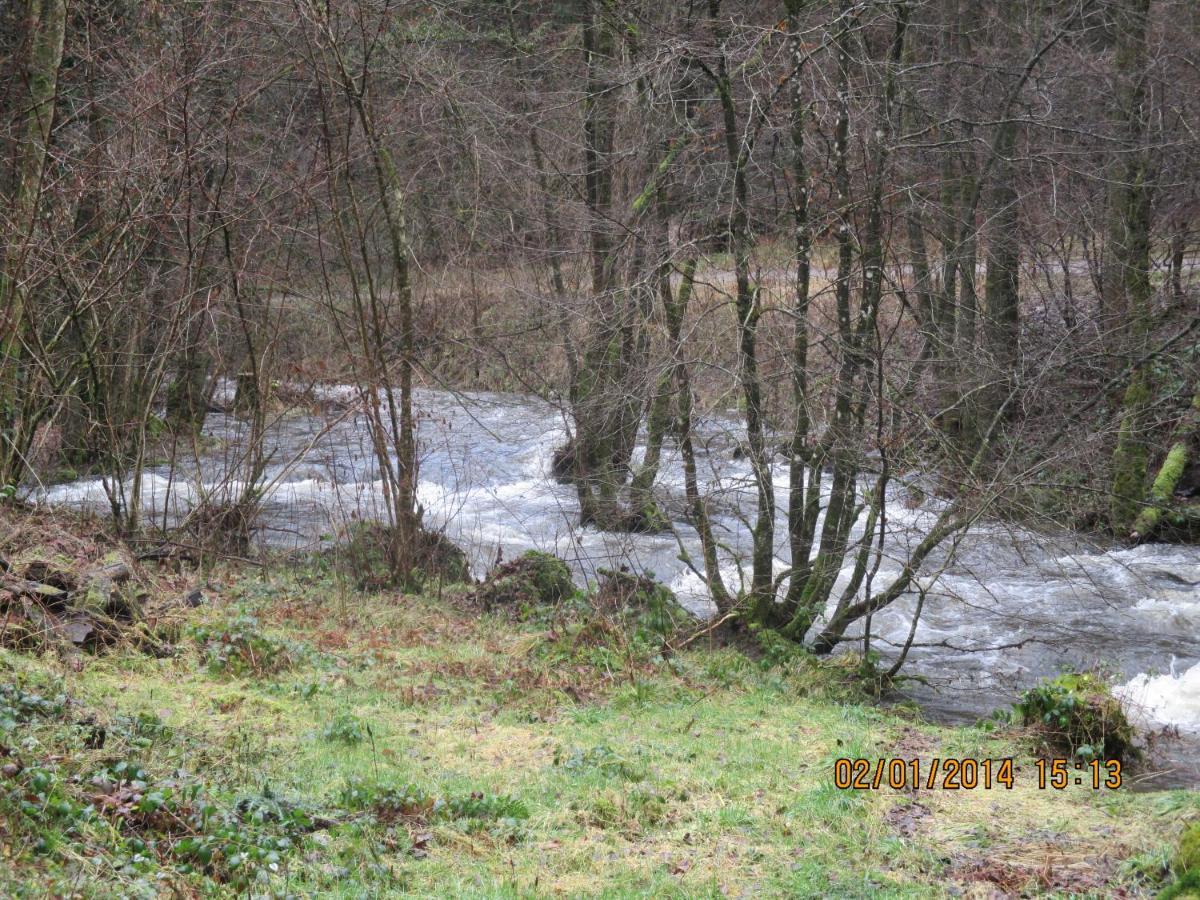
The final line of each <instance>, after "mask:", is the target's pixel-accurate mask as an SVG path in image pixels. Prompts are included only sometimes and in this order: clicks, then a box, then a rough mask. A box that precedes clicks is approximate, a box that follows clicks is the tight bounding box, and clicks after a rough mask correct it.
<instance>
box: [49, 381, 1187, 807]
mask: <svg viewBox="0 0 1200 900" xmlns="http://www.w3.org/2000/svg"><path fill="white" fill-rule="evenodd" d="M225 392H226V393H227V391H225ZM351 397H352V394H351V392H349V391H348V390H343V389H337V388H330V389H326V390H325V399H326V400H329V401H332V402H333V403H334V405H338V404H339V403H341V402H345V401H348V400H349V399H350V398H351ZM226 399H227V398H226ZM417 406H418V410H419V413H420V428H419V436H418V441H419V447H420V452H421V464H420V483H419V490H418V496H419V499H420V502H421V504H422V506H423V507H424V513H425V521H426V523H427V524H428V525H431V526H434V527H439V528H443V529H444V530H445V531H446V533H447V535H448V536H449V537H450V538H451V539H452V540H454V541H455V542H456V543H457V544H459V546H461V547H463V548H464V549H465V550H466V551H467V552H468V554H469V555H470V557H471V560H472V564H473V566H474V568H475V570H476V573H477V574H479V575H482V574H483V573H484V572H486V570H487V569H488V568H489V567H490V565H491V564H492V563H493V562H494V561H495V560H496V559H497V558H498V557H502V558H504V559H510V558H512V557H514V556H517V555H519V554H520V553H521V552H523V551H524V550H526V549H539V550H545V551H549V552H552V553H555V554H557V555H559V556H561V557H562V558H563V559H565V560H567V561H568V562H569V563H570V565H571V566H572V568H573V569H574V571H575V574H576V577H577V579H578V580H579V581H581V582H582V581H585V580H593V579H594V578H595V577H596V573H597V570H598V569H601V568H616V567H621V566H626V567H628V568H629V569H631V570H634V571H639V572H649V573H652V574H653V576H654V577H656V578H657V579H659V580H660V581H662V582H664V583H665V584H667V585H669V586H670V587H671V588H672V589H673V590H674V591H675V592H676V594H677V595H678V596H679V598H680V600H681V602H683V603H684V605H685V606H687V607H688V608H689V609H691V610H692V611H693V612H695V613H696V614H697V615H698V616H701V617H704V616H707V615H710V614H711V613H712V611H713V607H712V605H711V603H710V601H709V600H708V598H707V596H706V594H705V590H704V585H703V582H702V580H701V579H700V578H699V577H698V576H697V575H696V574H695V573H694V572H693V571H691V570H690V569H689V568H688V566H686V565H685V564H684V563H683V562H681V561H680V544H681V543H682V545H683V546H684V547H686V548H687V549H688V551H689V553H690V554H691V555H692V557H693V558H694V559H697V560H698V559H700V558H701V557H700V553H699V542H698V539H697V536H696V534H695V532H694V531H693V530H692V529H691V527H690V526H688V525H687V524H686V522H684V515H683V509H684V503H683V475H682V466H681V465H680V461H679V458H678V453H677V451H675V449H674V448H673V446H671V445H668V447H666V448H665V449H664V458H663V464H662V469H661V476H660V480H659V490H660V491H661V494H662V498H663V502H664V507H665V509H666V510H667V512H668V514H669V515H670V516H671V518H672V519H673V520H674V522H675V533H674V534H670V533H666V534H658V535H629V534H609V533H603V532H598V531H596V530H595V529H592V528H580V527H579V526H578V525H577V524H576V523H577V522H578V504H577V501H576V497H575V491H574V489H573V488H572V487H570V486H568V485H563V484H559V483H557V482H556V481H555V480H554V478H553V477H552V475H551V472H550V467H551V458H552V455H553V452H554V450H555V449H556V448H557V447H558V446H560V445H561V444H562V443H563V441H564V438H565V435H566V423H565V421H564V419H563V417H562V414H561V412H560V411H559V410H557V409H555V408H554V407H553V406H551V405H550V404H547V403H545V402H543V401H541V400H538V399H535V398H531V397H526V396H518V395H509V394H494V393H467V394H452V393H450V392H443V391H434V390H422V391H418V395H417ZM205 432H206V434H208V435H210V436H211V437H212V438H214V439H215V440H213V441H210V442H209V445H210V446H211V447H213V448H214V449H212V450H211V451H206V452H205V453H204V454H203V455H202V456H201V458H200V459H199V460H193V461H191V463H190V464H187V465H183V466H181V467H177V469H176V471H175V472H174V473H172V472H170V471H169V470H167V469H166V468H164V467H159V468H154V467H152V468H150V469H149V470H148V471H147V473H146V475H145V476H144V478H143V484H142V492H143V502H144V505H145V507H146V511H147V513H148V514H152V515H154V516H156V517H157V518H159V519H164V518H165V519H166V520H168V521H169V520H172V519H175V518H177V517H178V516H179V515H180V514H182V513H183V512H185V511H186V510H187V508H188V507H189V505H190V504H192V503H194V502H195V499H196V497H197V496H199V495H200V494H202V493H208V494H214V493H215V494H216V495H218V496H219V495H220V492H221V491H222V490H229V489H230V488H231V485H229V484H228V482H229V480H230V479H231V478H234V479H235V478H236V472H235V473H232V474H231V471H230V469H231V467H230V463H229V460H231V459H233V458H236V455H237V454H236V450H237V447H238V445H239V442H240V441H241V440H243V438H244V425H243V423H241V422H240V421H239V420H237V419H236V418H234V417H232V416H229V415H227V414H224V413H219V412H214V413H212V414H210V416H209V418H208V421H207V422H206V426H205ZM698 436H699V438H700V440H699V444H700V451H701V452H700V456H699V463H700V468H701V473H700V474H701V490H702V491H705V492H706V493H708V494H709V495H710V496H711V497H712V498H713V509H714V514H715V515H714V527H715V528H716V529H717V531H718V537H719V539H720V540H721V541H722V542H723V543H724V544H726V545H727V546H728V547H729V548H730V554H729V556H728V559H727V560H726V563H727V565H726V567H725V577H726V579H727V583H728V584H729V585H731V586H736V585H737V584H738V581H739V577H740V574H739V573H740V569H739V565H738V557H739V556H742V557H748V549H749V533H748V529H747V527H746V524H745V517H746V516H747V515H748V514H752V513H753V509H754V503H755V495H754V489H753V485H752V484H751V482H750V472H749V467H748V465H747V464H746V462H745V461H744V460H743V459H740V458H738V457H739V454H738V453H736V452H735V448H736V447H737V445H738V440H739V437H740V431H739V426H738V425H737V423H736V420H735V419H734V418H733V417H730V418H729V419H727V420H723V419H721V418H719V417H714V418H710V419H708V420H706V421H705V422H704V423H703V424H702V425H701V426H700V428H699V429H698ZM268 450H269V451H270V453H271V462H270V464H269V465H268V468H267V473H266V478H267V481H268V483H270V484H271V485H272V487H271V488H270V490H269V492H268V494H267V497H266V500H265V504H264V508H263V515H262V519H261V530H260V532H259V535H258V536H259V539H260V540H261V541H262V542H263V543H264V544H267V545H270V546H273V547H277V548H303V547H312V546H317V545H319V544H321V543H322V542H324V541H328V540H329V538H330V536H331V535H333V534H335V533H336V531H337V529H338V527H339V526H340V525H342V524H344V523H345V522H347V521H349V520H351V519H353V518H364V517H365V518H372V517H382V515H383V506H382V496H381V493H380V481H379V477H378V471H377V464H376V462H375V459H374V455H373V453H372V450H371V447H370V443H369V441H368V438H367V436H366V432H365V430H364V428H363V427H362V424H361V422H360V421H359V420H358V419H357V418H356V416H355V415H354V414H353V412H343V413H341V414H340V415H338V416H337V417H335V418H334V419H331V418H330V417H329V416H328V415H324V416H311V417H310V416H292V417H288V418H285V419H283V420H281V421H280V422H278V423H276V424H275V425H273V426H272V427H271V429H270V433H269V437H268ZM774 474H775V486H776V490H777V491H778V492H779V496H780V499H781V501H784V498H785V496H786V491H787V469H786V466H784V465H779V466H778V467H777V468H776V470H775V472H774ZM909 481H910V482H911V483H912V484H913V485H914V486H919V483H920V481H921V479H920V478H919V477H915V476H914V477H911V478H910V479H909ZM232 487H236V485H233V486H232ZM38 494H39V496H40V498H41V499H42V500H44V501H45V502H48V503H51V504H62V505H74V506H90V507H94V508H96V509H100V510H105V509H107V508H108V501H107V498H106V495H105V492H104V485H103V483H102V482H100V481H98V480H82V481H77V482H72V483H66V484H59V485H55V486H51V487H49V488H45V489H43V490H41V491H39V492H38ZM918 498H923V499H919V500H918ZM939 503H940V501H938V500H937V499H936V498H932V497H928V496H927V495H926V493H925V492H921V491H918V490H912V489H910V488H909V487H906V486H904V485H903V484H900V485H899V486H898V487H897V489H896V492H895V496H894V497H892V498H890V502H889V503H888V505H887V509H888V530H887V535H886V540H885V544H884V548H885V558H884V561H883V564H882V566H881V569H880V572H879V574H878V575H877V576H876V578H875V584H876V585H877V586H878V585H883V584H886V583H887V582H888V581H890V580H891V577H892V576H894V575H895V574H896V573H897V572H898V571H899V569H900V566H901V564H902V561H903V559H904V557H905V555H906V551H907V548H909V547H911V546H913V545H914V544H915V543H916V542H917V541H919V540H920V538H921V536H922V535H923V534H924V533H925V532H926V531H927V529H928V528H929V527H930V525H931V523H932V522H933V521H934V519H935V518H936V516H937V514H938V512H939V509H940V506H939ZM785 505H786V503H785V502H781V503H780V506H781V507H783V506H785ZM783 524H784V523H783V522H782V520H781V521H780V527H779V528H778V529H777V542H778V547H777V554H778V560H777V566H778V568H779V569H780V570H782V569H784V568H786V566H787V535H786V530H785V529H784V527H783ZM926 569H927V571H923V572H922V579H923V580H922V581H921V582H920V586H921V587H923V588H926V589H927V593H926V600H925V604H924V611H923V613H922V616H921V619H920V622H919V624H918V627H917V630H916V635H915V640H914V646H913V649H912V651H911V654H910V656H909V659H908V662H907V664H906V666H905V670H904V671H905V673H906V674H908V675H913V676H919V678H918V679H917V680H914V681H913V682H911V683H910V684H911V686H910V687H909V688H907V689H906V693H907V694H909V695H910V697H911V699H913V700H915V701H916V702H917V703H919V704H920V705H921V706H922V708H923V709H925V711H926V713H927V714H928V715H930V716H931V717H935V718H942V719H948V720H968V719H973V718H976V717H979V716H982V715H986V714H987V713H988V712H990V711H991V710H993V709H995V708H997V707H999V706H1002V705H1005V704H1008V703H1011V702H1012V700H1013V699H1014V698H1015V696H1016V694H1017V693H1018V692H1019V691H1020V690H1022V689H1023V688H1025V687H1028V686H1029V685H1031V684H1032V683H1034V682H1035V681H1036V680H1037V679H1039V678H1041V677H1044V676H1047V675H1054V674H1056V673H1057V672H1059V671H1062V670H1064V669H1068V668H1083V669H1096V668H1099V669H1102V670H1104V671H1106V672H1107V673H1109V674H1110V675H1111V677H1112V678H1113V679H1114V680H1115V682H1116V683H1118V684H1119V685H1120V687H1119V688H1118V691H1119V692H1120V693H1121V694H1122V695H1123V696H1124V698H1125V699H1126V701H1127V702H1128V703H1129V705H1130V707H1131V709H1132V710H1133V713H1134V715H1135V716H1136V717H1137V718H1138V719H1139V720H1140V722H1141V724H1142V725H1143V726H1144V727H1145V728H1146V729H1148V730H1149V731H1150V732H1151V733H1157V734H1158V735H1159V736H1158V738H1157V739H1155V740H1154V741H1152V751H1153V752H1152V754H1151V766H1150V767H1151V768H1152V769H1155V770H1157V771H1159V772H1160V774H1159V775H1158V776H1157V777H1155V778H1154V779H1151V780H1152V781H1153V782H1154V783H1156V784H1160V785H1186V786H1192V785H1194V784H1200V547H1189V546H1179V545H1170V544H1144V545H1141V546H1137V547H1124V546H1118V545H1113V544H1103V543H1096V542H1091V541H1088V540H1085V539H1081V538H1079V537H1078V536H1074V535H1068V534H1062V535H1047V534H1042V533H1034V532H1032V531H1028V530H1024V529H1021V528H1017V527H1013V526H1009V525H1001V524H996V523H984V524H981V525H978V526H976V527H974V528H972V529H971V531H970V532H969V533H968V534H967V535H966V537H965V538H964V539H963V540H962V541H961V543H960V544H959V545H958V547H957V549H956V551H955V553H954V554H953V556H952V557H950V558H948V559H947V558H946V557H945V556H944V555H943V557H941V558H939V559H936V560H930V561H929V562H928V563H927V566H926ZM848 575H849V571H848V570H846V571H844V572H843V573H842V578H843V579H844V578H846V577H848ZM839 594H840V590H839V589H838V588H835V590H834V592H833V596H834V597H837V596H838V595H839ZM915 603H916V592H915V591H914V592H913V593H912V594H911V595H909V596H905V597H902V598H901V599H900V600H899V601H897V602H896V603H895V604H893V606H891V607H890V608H889V609H887V610H886V611H885V612H883V613H880V614H878V615H876V616H875V618H874V620H873V622H872V633H873V639H874V644H873V646H874V647H875V649H877V650H878V651H880V653H881V654H883V655H884V656H885V657H887V656H889V655H892V654H894V652H895V649H894V648H895V647H896V646H897V645H899V644H900V643H902V642H903V641H904V639H905V637H906V636H907V634H908V631H909V627H910V623H911V618H912V614H913V609H914V605H915Z"/></svg>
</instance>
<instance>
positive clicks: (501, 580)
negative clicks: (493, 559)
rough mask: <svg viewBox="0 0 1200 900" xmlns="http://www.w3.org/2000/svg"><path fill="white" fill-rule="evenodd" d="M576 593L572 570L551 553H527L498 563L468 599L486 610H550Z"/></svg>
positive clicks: (534, 551)
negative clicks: (534, 606) (548, 607)
mask: <svg viewBox="0 0 1200 900" xmlns="http://www.w3.org/2000/svg"><path fill="white" fill-rule="evenodd" d="M573 593H575V583H574V582H573V581H572V580H571V570H570V569H568V568H567V564H566V563H565V562H563V561H562V560H561V559H559V558H558V557H557V556H554V555H552V554H550V553H542V552H541V551H539V550H529V551H526V552H525V553H523V554H522V555H521V556H518V557H517V558H516V559H514V560H510V561H509V562H506V563H501V564H500V565H499V566H497V567H496V568H495V569H493V570H492V571H491V573H490V574H489V575H488V577H487V579H486V580H485V581H484V582H483V584H481V585H479V586H478V587H477V588H476V589H475V590H474V591H472V592H471V594H470V595H469V597H470V599H471V600H473V601H474V602H475V603H478V604H479V605H480V606H483V607H484V608H486V609H492V608H495V607H499V606H531V605H538V606H552V605H554V604H555V603H561V602H562V601H563V600H566V599H567V598H568V597H570V596H571V595H572V594H573Z"/></svg>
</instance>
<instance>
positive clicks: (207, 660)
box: [0, 573, 1200, 897]
mask: <svg viewBox="0 0 1200 900" xmlns="http://www.w3.org/2000/svg"><path fill="white" fill-rule="evenodd" d="M216 593H217V594H218V595H219V596H218V599H217V600H215V601H214V603H213V605H212V606H211V607H209V608H205V609H202V610H197V611H194V613H193V614H192V616H193V617H192V620H191V622H190V623H189V624H188V626H187V627H186V628H185V634H186V635H188V636H186V637H184V638H183V639H181V641H180V644H179V648H180V652H179V653H178V654H177V655H176V656H175V657H173V658H168V659H154V658H151V657H149V656H145V655H142V654H140V653H136V652H134V651H128V652H123V651H113V652H110V653H108V654H106V655H103V656H99V657H87V658H85V660H84V663H85V664H84V665H83V666H82V668H81V670H79V671H76V668H77V667H76V666H73V665H66V664H63V663H61V662H59V661H58V660H57V659H56V658H54V657H53V656H51V655H47V656H44V657H41V658H35V657H31V656H27V655H22V654H18V653H14V652H11V651H3V653H2V655H0V684H10V685H17V686H19V688H20V691H22V692H23V694H20V695H17V694H13V693H12V692H10V693H9V694H4V693H0V745H3V746H5V747H7V748H9V750H10V753H9V755H8V757H7V758H6V759H5V760H2V761H3V762H8V763H9V768H6V769H5V770H4V771H5V774H4V775H3V776H2V777H0V857H2V858H3V865H2V866H0V893H3V894H5V895H13V896H21V895H25V896H44V895H51V894H53V895H63V894H71V893H76V894H78V895H80V896H96V897H104V896H113V897H116V896H120V897H127V896H140V895H145V896H155V895H161V894H170V893H172V892H175V893H177V894H179V895H182V896H193V895H198V896H228V895H234V894H237V893H239V892H240V893H243V894H245V893H250V894H253V895H255V896H262V895H269V894H272V893H274V894H276V895H284V894H288V895H294V896H311V895H319V896H329V897H380V896H419V897H429V896H439V897H532V896H547V895H550V896H553V895H562V896H598V897H639V896H645V897H651V896H653V897H716V896H788V897H808V896H813V897H820V896H837V897H929V896H941V895H949V894H952V893H962V892H965V893H966V894H967V895H968V896H971V895H978V896H989V895H990V892H991V891H994V890H1000V891H1010V892H1014V893H1020V892H1022V891H1023V892H1026V893H1027V894H1045V895H1066V894H1068V893H1083V894H1087V895H1091V896H1110V895H1112V894H1114V893H1117V892H1119V891H1121V890H1124V891H1127V892H1128V893H1129V894H1131V895H1139V894H1144V895H1153V893H1154V892H1155V891H1156V890H1158V889H1159V887H1160V886H1161V883H1162V881H1163V880H1164V878H1165V877H1166V866H1167V861H1168V860H1169V859H1170V854H1171V851H1172V845H1173V841H1174V839H1175V836H1176V835H1177V834H1178V832H1179V830H1180V828H1181V827H1182V825H1183V823H1184V822H1186V821H1187V820H1188V819H1189V818H1192V817H1195V816H1196V815H1197V814H1198V812H1200V802H1198V801H1197V797H1196V795H1194V794H1191V793H1187V792H1173V793H1168V794H1157V795H1148V794H1142V795H1138V794H1131V793H1128V792H1127V791H1119V792H1107V793H1096V792H1092V791H1090V790H1086V789H1078V788H1071V789H1069V790H1067V791H1065V792H1061V793H1060V792H1054V791H1039V790H1037V788H1036V784H1034V783H1032V782H1033V769H1032V765H1031V763H1030V760H1029V759H1028V756H1027V752H1026V750H1025V749H1024V745H1023V738H1022V735H1020V734H1019V733H1017V732H1005V733H997V732H994V731H988V730H985V729H981V728H956V729H948V728H940V727H935V726H931V725H928V724H925V723H923V722H921V721H920V720H919V719H917V718H915V717H914V716H913V715H912V714H910V713H906V712H903V711H896V710H886V709H881V708H878V707H876V706H873V705H872V704H871V703H870V702H869V701H867V700H866V699H865V698H863V697H861V696H860V695H858V693H857V692H856V689H855V687H854V685H853V679H852V678H850V675H851V673H852V669H851V668H850V667H849V666H848V665H846V664H844V663H842V664H839V663H837V662H834V663H826V664H819V663H817V662H815V661H813V660H811V659H808V658H807V657H804V656H800V655H797V656H795V657H794V658H791V659H788V658H786V656H785V658H784V659H782V660H780V659H778V654H773V655H772V656H771V657H770V658H771V659H773V660H774V661H773V662H771V663H768V662H766V661H765V660H752V659H750V658H748V657H747V656H745V655H743V654H741V653H739V652H737V651H735V650H732V649H728V648H724V649H703V648H701V649H689V650H688V651H687V652H684V653H682V654H679V655H678V656H675V657H673V658H669V659H664V658H662V655H661V654H658V653H657V652H655V649H654V648H653V647H650V646H648V645H642V644H636V643H631V642H630V641H629V639H627V638H624V637H622V636H621V635H620V634H618V633H616V632H613V631H612V630H606V629H597V628H595V627H591V628H588V627H585V623H582V622H581V621H580V619H579V615H578V614H576V615H574V616H565V617H561V618H550V617H547V618H544V619H539V620H534V621H528V622H514V621H512V620H510V619H507V618H504V617H501V616H492V615H480V614H478V613H474V612H469V611H465V610H460V609H458V608H456V607H455V606H454V605H453V604H452V603H451V602H450V601H448V600H446V601H443V602H442V603H438V602H435V601H434V600H432V599H429V598H419V597H397V596H361V595H357V594H353V593H349V592H347V591H346V590H345V589H344V588H343V587H340V586H339V585H338V584H337V583H336V582H334V581H332V580H329V579H326V578H325V577H323V576H320V575H315V574H311V573H308V574H305V573H299V574H296V573H293V574H281V573H276V574H266V575H258V574H256V575H254V576H252V577H247V576H244V575H239V574H237V573H231V574H230V575H229V578H228V583H227V584H226V586H225V587H224V589H222V590H219V591H217V592H216ZM214 642H216V646H214ZM222 642H223V643H222ZM246 648H248V649H246ZM264 648H265V650H266V652H265V653H264ZM242 649H246V652H245V653H242V652H241V650H242ZM259 663H262V665H261V666H258V665H257V664H259ZM5 697H8V699H7V700H5V699H4V698H5ZM22 697H24V698H25V699H21V698H22ZM58 697H62V698H64V700H65V703H63V704H60V703H58V702H57V701H56V699H55V698H58ZM14 698H15V699H14ZM30 698H40V700H38V699H30ZM5 703H7V704H8V706H7V707H6V706H5ZM6 708H7V709H8V710H9V711H10V715H9V718H8V719H5V717H4V715H3V711H4V710H5V709H6ZM100 728H103V730H104V740H103V746H97V744H98V738H97V734H98V729H100ZM968 755H973V756H991V757H1001V756H1017V757H1019V764H1020V774H1019V775H1018V778H1017V782H1018V783H1017V787H1016V789H1015V790H1013V791H1006V790H1002V789H997V790H991V791H985V790H982V789H980V790H976V791H941V790H919V791H916V792H913V793H908V792H896V791H891V790H882V791H866V792H854V791H845V790H838V789H837V788H835V787H834V785H833V763H834V760H835V759H836V758H838V757H840V756H862V757H869V758H875V757H880V756H885V757H886V756H903V757H906V758H911V757H912V756H920V757H921V758H923V759H928V758H929V757H933V756H960V757H961V756H968ZM1022 761H1023V762H1022ZM122 763H124V764H125V765H124V766H122V765H121V764H122ZM97 773H101V777H99V778H96V775H97ZM130 773H132V775H130ZM126 777H129V779H130V780H132V781H133V784H125V783H124V781H123V779H125V778H126ZM146 798H150V799H149V800H147V799H146ZM121 802H124V803H125V808H124V809H122V808H121V806H120V803H121ZM89 807H90V808H91V809H92V810H93V812H90V813H89V812H87V810H88V808H89Z"/></svg>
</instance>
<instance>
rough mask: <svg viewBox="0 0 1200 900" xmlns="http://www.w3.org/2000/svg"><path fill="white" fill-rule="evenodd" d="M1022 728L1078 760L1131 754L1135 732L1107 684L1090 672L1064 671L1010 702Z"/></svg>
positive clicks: (1126, 756) (1119, 756)
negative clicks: (1038, 735)
mask: <svg viewBox="0 0 1200 900" xmlns="http://www.w3.org/2000/svg"><path fill="white" fill-rule="evenodd" d="M1016 709H1017V711H1018V712H1019V713H1020V715H1021V719H1022V721H1023V723H1024V724H1025V725H1026V726H1029V727H1033V728H1036V729H1037V730H1038V731H1039V732H1040V733H1041V734H1042V735H1043V737H1044V738H1045V740H1046V742H1047V743H1048V744H1050V745H1051V746H1053V747H1054V748H1055V749H1057V750H1062V751H1065V752H1066V753H1069V754H1070V755H1072V756H1080V757H1083V758H1084V759H1128V758H1130V757H1131V756H1134V755H1136V750H1135V748H1134V746H1133V739H1134V737H1135V731H1134V728H1133V726H1132V725H1131V724H1130V723H1129V719H1128V718H1127V717H1126V715H1125V710H1124V709H1122V708H1121V703H1120V701H1118V700H1117V698H1116V697H1114V696H1113V695H1112V691H1111V690H1109V687H1108V685H1107V684H1106V683H1105V682H1104V681H1103V680H1102V679H1101V678H1099V677H1097V676H1096V675H1094V674H1091V673H1087V672H1084V673H1080V672H1069V673H1065V674H1062V675H1059V676H1057V677H1055V678H1052V679H1049V680H1048V681H1043V682H1042V683H1041V684H1039V685H1038V686H1037V687H1035V688H1031V689H1030V690H1028V691H1026V692H1025V693H1023V694H1022V695H1021V699H1020V701H1019V702H1018V703H1017V705H1016Z"/></svg>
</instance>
